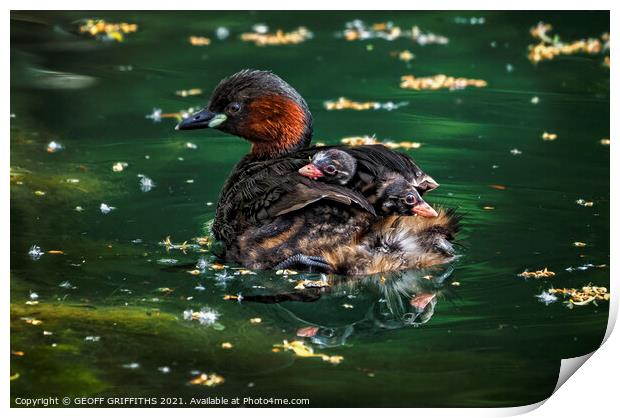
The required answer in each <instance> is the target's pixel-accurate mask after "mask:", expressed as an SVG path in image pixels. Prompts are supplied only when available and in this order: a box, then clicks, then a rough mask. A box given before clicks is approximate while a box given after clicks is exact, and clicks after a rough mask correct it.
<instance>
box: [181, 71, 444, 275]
mask: <svg viewBox="0 0 620 418" xmlns="http://www.w3.org/2000/svg"><path fill="white" fill-rule="evenodd" d="M207 127H209V128H216V129H219V130H221V131H224V132H228V133H231V134H233V135H238V136H241V137H243V138H245V139H247V140H249V141H250V142H251V143H252V150H251V152H250V154H248V155H246V156H245V157H244V158H243V159H242V160H241V161H240V162H239V163H238V164H237V165H236V166H235V168H234V169H233V172H232V173H231V175H230V177H229V178H228V180H227V181H226V183H225V184H224V187H223V190H222V191H221V194H220V199H219V201H218V207H217V211H216V218H215V221H214V223H213V233H214V235H215V237H216V238H217V239H219V240H221V241H222V242H223V243H224V247H225V250H226V253H225V258H226V259H228V260H230V261H235V262H239V263H240V264H242V265H244V266H247V267H250V268H261V269H263V268H274V267H276V266H282V265H286V266H288V265H290V263H293V262H300V263H301V264H302V265H303V266H305V267H312V266H316V267H318V268H320V269H323V270H327V271H334V270H337V271H339V272H342V273H348V272H349V270H350V269H351V267H347V264H345V263H344V262H343V261H342V255H343V254H348V256H351V257H352V259H359V258H360V257H362V256H363V254H365V255H368V254H373V251H374V250H373V245H374V243H377V245H378V246H377V248H376V249H377V251H385V248H387V247H386V246H385V245H384V244H385V243H386V242H390V243H392V244H393V245H397V243H396V240H397V238H398V239H401V238H402V239H404V238H409V239H410V240H411V239H412V240H415V241H416V242H422V241H425V240H427V238H428V237H426V236H422V235H417V236H415V237H411V236H409V235H408V234H419V233H420V231H422V230H421V229H419V228H418V227H414V226H413V225H417V222H418V221H415V220H414V219H415V218H413V217H409V218H410V220H405V219H404V218H403V219H402V220H400V219H399V218H395V219H391V218H377V217H376V213H375V210H374V208H373V206H372V205H371V204H370V203H369V202H368V200H367V198H365V197H364V196H368V194H369V193H374V192H375V191H377V190H379V188H380V186H381V185H380V184H377V182H376V181H373V180H376V179H377V177H378V176H379V175H380V174H381V173H384V172H385V171H386V170H390V171H392V172H396V173H402V175H403V176H404V177H406V178H408V179H410V180H411V181H412V182H415V183H416V185H417V186H420V190H422V193H423V192H424V191H427V190H431V189H433V188H435V187H437V183H436V182H434V180H433V179H432V178H430V176H428V175H426V174H425V173H424V172H422V170H420V169H419V167H418V166H417V165H416V164H415V163H414V162H413V160H411V158H409V157H408V156H406V155H404V154H399V153H396V152H393V151H391V150H389V149H388V148H386V147H383V146H380V145H379V146H361V147H355V148H346V147H343V146H335V147H321V148H320V149H330V148H332V149H333V148H342V149H346V151H347V152H348V153H350V154H351V155H352V156H353V157H354V158H355V160H356V161H357V170H356V174H355V177H354V178H353V180H352V183H351V185H349V186H348V187H343V186H341V185H338V184H326V183H319V182H315V181H312V180H310V179H307V178H305V177H303V176H301V175H300V174H298V172H297V171H298V170H299V168H301V167H302V166H303V165H304V164H306V163H307V162H308V159H309V157H311V156H312V155H314V154H315V153H316V152H317V150H318V148H308V145H309V143H310V140H311V137H312V116H311V114H310V111H309V110H308V108H307V105H306V103H305V101H304V100H303V98H302V97H301V96H300V95H299V94H298V93H297V92H296V91H295V90H294V89H293V88H292V87H290V86H289V85H288V84H287V83H285V82H284V81H283V80H282V79H280V78H279V77H277V76H275V75H274V74H272V73H270V72H266V71H254V70H244V71H241V72H239V73H237V74H234V75H233V76H231V77H228V78H227V79H225V80H223V81H222V82H221V83H220V84H219V85H218V87H216V89H215V90H214V93H213V95H212V97H211V99H210V102H209V104H208V105H207V107H206V108H205V109H203V110H202V111H200V112H199V113H197V114H195V115H193V116H191V117H190V118H188V119H186V120H184V121H182V122H181V123H180V124H179V125H178V129H199V128H207ZM425 225H427V223H425ZM381 230H383V231H384V232H383V233H381ZM439 235H441V234H439ZM446 236H448V235H446ZM403 243H404V241H403ZM392 244H390V245H392ZM403 245H404V244H403ZM394 248H396V247H394ZM437 248H438V247H434V246H422V245H418V249H419V250H423V251H427V252H429V253H433V256H432V257H434V258H435V259H437V260H439V259H440V258H441V257H444V259H445V260H449V259H451V257H452V255H450V256H446V255H445V253H441V254H440V253H438V252H437ZM419 250H418V251H419ZM401 253H402V254H405V255H407V256H413V250H411V249H409V247H407V246H406V245H405V246H404V247H403V249H402V251H401ZM356 254H357V255H356ZM418 255H420V254H418ZM348 256H347V257H348ZM418 258H419V257H418ZM330 260H331V261H330ZM418 264H419V263H418ZM367 265H368V269H369V271H371V270H372V269H376V268H377V266H378V265H384V266H385V267H386V268H391V267H393V268H404V267H403V266H410V265H412V264H411V263H407V262H405V263H402V264H401V265H400V267H399V266H397V265H391V264H390V263H388V262H385V263H383V264H381V263H379V264H377V263H374V262H373V263H371V264H367ZM361 272H362V271H361V270H360V269H359V268H358V269H356V270H352V269H351V270H350V273H354V274H358V273H359V274H361Z"/></svg>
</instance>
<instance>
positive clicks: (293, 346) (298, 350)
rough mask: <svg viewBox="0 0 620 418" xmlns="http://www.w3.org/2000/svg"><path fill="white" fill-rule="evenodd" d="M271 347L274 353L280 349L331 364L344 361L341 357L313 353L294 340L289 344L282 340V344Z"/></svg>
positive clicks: (310, 348) (302, 343) (309, 348)
mask: <svg viewBox="0 0 620 418" xmlns="http://www.w3.org/2000/svg"><path fill="white" fill-rule="evenodd" d="M273 347H274V351H276V352H277V351H279V349H280V348H281V349H284V350H287V351H292V352H294V353H295V355H296V356H297V357H318V358H320V359H321V360H323V361H327V362H330V363H332V364H339V363H340V362H342V360H343V359H344V357H342V356H329V355H327V354H321V353H315V352H314V349H313V348H312V347H309V346H307V345H306V344H304V342H303V341H297V340H294V341H291V342H290V343H289V342H288V341H287V340H284V341H282V344H274V345H273ZM276 349H277V350H276Z"/></svg>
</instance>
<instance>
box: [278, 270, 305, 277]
mask: <svg viewBox="0 0 620 418" xmlns="http://www.w3.org/2000/svg"><path fill="white" fill-rule="evenodd" d="M295 274H299V273H298V272H296V271H295V270H288V269H284V270H277V271H276V275H277V276H294V275H295Z"/></svg>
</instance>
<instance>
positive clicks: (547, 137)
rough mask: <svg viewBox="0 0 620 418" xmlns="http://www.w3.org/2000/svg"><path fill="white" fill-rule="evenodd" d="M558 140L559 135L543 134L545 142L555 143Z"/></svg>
mask: <svg viewBox="0 0 620 418" xmlns="http://www.w3.org/2000/svg"><path fill="white" fill-rule="evenodd" d="M557 138H558V134H552V133H549V132H543V134H542V139H543V141H555V140H556V139H557Z"/></svg>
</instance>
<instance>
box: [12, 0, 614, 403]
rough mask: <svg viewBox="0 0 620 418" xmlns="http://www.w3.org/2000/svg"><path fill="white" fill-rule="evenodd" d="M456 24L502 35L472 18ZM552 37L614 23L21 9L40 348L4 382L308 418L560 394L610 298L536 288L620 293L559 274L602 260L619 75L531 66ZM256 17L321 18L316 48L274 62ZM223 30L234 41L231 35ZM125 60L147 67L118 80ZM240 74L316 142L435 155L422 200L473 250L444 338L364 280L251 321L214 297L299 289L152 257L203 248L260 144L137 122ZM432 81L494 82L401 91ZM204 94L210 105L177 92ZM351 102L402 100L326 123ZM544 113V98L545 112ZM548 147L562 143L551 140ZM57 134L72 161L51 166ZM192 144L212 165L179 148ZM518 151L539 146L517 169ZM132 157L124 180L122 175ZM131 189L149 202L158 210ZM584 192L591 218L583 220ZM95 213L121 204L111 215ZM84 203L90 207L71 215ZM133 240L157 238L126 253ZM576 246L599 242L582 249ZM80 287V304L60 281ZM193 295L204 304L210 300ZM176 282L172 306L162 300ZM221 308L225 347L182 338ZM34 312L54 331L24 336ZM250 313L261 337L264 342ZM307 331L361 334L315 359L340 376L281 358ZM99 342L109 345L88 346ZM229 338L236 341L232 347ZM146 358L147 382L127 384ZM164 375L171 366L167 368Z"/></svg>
mask: <svg viewBox="0 0 620 418" xmlns="http://www.w3.org/2000/svg"><path fill="white" fill-rule="evenodd" d="M457 16H462V17H471V16H484V17H485V19H486V21H485V24H483V25H468V24H467V25H466V24H457V23H456V22H455V17H457ZM86 17H102V18H105V19H107V20H110V21H129V22H135V23H137V24H138V25H139V31H138V32H137V33H135V34H130V35H128V36H127V38H126V41H125V42H123V43H113V44H111V43H102V42H98V41H95V40H92V39H84V38H80V37H77V36H76V35H74V34H73V33H71V28H72V24H71V22H73V21H75V20H77V19H81V18H86ZM354 18H361V19H364V20H365V21H367V22H380V21H386V20H393V21H394V22H395V23H396V24H398V25H400V26H401V27H403V28H408V27H410V26H412V25H419V26H420V27H421V28H422V30H424V31H432V32H435V33H438V34H441V35H444V36H447V37H448V38H449V39H450V43H449V44H448V45H446V46H441V45H427V46H424V47H422V46H419V45H417V44H414V43H413V42H412V41H411V40H408V39H399V40H397V41H394V42H387V41H384V40H380V39H377V40H372V41H362V42H345V41H344V40H342V39H337V38H336V37H335V33H336V32H338V31H341V30H342V29H343V28H344V24H345V22H347V21H349V20H352V19H354ZM540 20H543V21H547V22H549V23H552V24H553V25H554V33H557V34H559V35H560V36H561V37H562V39H563V40H574V39H578V38H583V37H589V36H592V37H598V36H600V35H601V34H602V33H603V32H605V31H608V30H609V14H608V13H606V12H597V13H591V12H531V13H529V12H501V13H500V12H479V13H474V12H402V11H400V12H387V11H386V12H353V11H347V12H178V13H177V12H157V13H153V12H13V13H12V20H11V111H12V112H13V113H14V114H15V115H16V117H15V118H13V119H11V126H12V128H11V166H12V170H13V172H19V173H21V174H22V178H21V180H22V181H23V184H22V185H17V184H15V183H13V182H12V183H11V232H10V238H11V313H12V317H11V348H12V350H16V351H24V352H25V355H24V356H23V357H18V356H15V355H11V373H12V374H14V373H19V374H20V377H19V378H18V379H17V380H15V381H12V382H11V396H12V398H15V397H17V396H21V397H33V396H44V395H57V396H78V395H80V396H95V395H103V396H128V395H131V396H158V395H166V396H208V395H213V396H215V395H223V396H228V397H234V396H276V397H303V398H306V397H307V398H309V399H310V401H311V406H517V405H525V404H529V403H533V402H537V401H539V400H542V399H544V398H546V397H547V396H549V394H550V393H551V392H552V390H553V388H554V386H555V384H556V381H557V374H558V369H559V364H560V359H562V358H567V357H574V356H579V355H583V354H585V353H588V352H590V351H592V350H594V349H596V348H597V347H598V345H599V344H600V342H601V340H602V337H603V334H604V331H605V328H606V324H607V313H608V304H607V303H603V304H601V305H600V306H598V307H597V306H592V305H591V306H586V307H579V308H576V309H573V310H569V309H567V308H566V307H565V306H564V305H563V304H561V303H560V302H558V303H555V304H552V305H550V306H545V305H544V304H542V303H540V302H538V301H537V299H536V298H535V295H536V294H538V293H540V292H541V291H542V290H543V289H547V288H548V287H549V286H550V285H553V286H556V287H581V286H583V285H586V284H588V283H590V282H592V283H594V284H596V285H603V286H607V285H608V284H609V269H608V268H597V269H589V270H587V271H577V272H573V273H569V272H566V271H565V268H567V267H569V266H573V267H575V266H578V265H582V264H584V263H593V264H608V263H609V232H608V231H609V230H608V225H609V147H605V146H602V145H600V143H599V140H600V139H601V138H608V137H609V69H608V68H606V67H604V66H603V65H602V60H603V57H602V55H596V56H583V55H575V56H570V57H561V58H558V59H556V60H554V61H545V62H541V63H539V64H538V65H533V64H532V63H530V62H529V61H528V60H527V46H528V44H529V43H531V42H532V39H531V37H530V34H529V29H530V27H531V26H533V25H535V24H536V23H537V22H538V21H540ZM259 22H264V23H266V24H268V25H269V26H270V28H272V29H276V28H283V29H285V30H291V29H294V28H295V27H297V26H298V25H305V26H307V27H308V28H309V29H310V30H311V31H313V32H314V34H315V37H314V39H312V40H309V41H307V42H305V43H303V44H300V45H293V46H274V47H264V48H259V47H256V46H254V45H253V44H250V43H243V42H241V41H240V40H239V34H240V33H242V32H245V31H249V30H250V28H251V27H252V25H253V24H255V23H259ZM218 26H226V27H228V28H229V29H230V31H231V37H230V38H228V39H227V40H224V41H218V40H217V39H215V37H214V30H215V28H217V27H218ZM190 35H200V36H209V37H210V38H212V44H211V45H210V46H207V47H202V48H200V47H194V46H191V45H190V44H189V43H188V41H187V38H188V37H189V36H190ZM368 45H372V46H373V48H372V50H369V49H368V48H367V46H368ZM493 45H494V46H493ZM404 49H409V50H410V51H412V52H413V53H414V54H415V55H416V58H415V60H413V61H411V62H410V64H409V65H407V64H406V63H404V62H402V61H399V60H397V59H396V58H394V57H393V56H391V55H390V53H391V52H393V51H401V50H404ZM508 64H510V65H511V66H512V67H513V71H512V72H509V71H507V65H508ZM126 65H131V66H132V68H133V70H132V71H120V70H119V66H126ZM248 67H251V68H259V69H271V70H273V71H274V72H276V73H277V74H279V75H280V76H282V77H283V78H284V79H285V80H287V81H288V82H289V83H290V84H291V85H293V86H294V87H295V88H296V89H298V90H299V92H300V93H301V94H302V95H303V96H304V97H305V98H306V100H307V101H308V104H309V106H310V108H311V110H312V112H313V115H314V117H315V138H316V139H318V140H321V141H323V142H326V143H337V142H338V141H339V140H340V138H342V137H344V136H351V135H363V134H376V135H377V137H379V138H382V139H384V138H389V139H393V140H397V141H399V140H413V141H418V142H422V143H423V146H422V148H420V149H418V150H415V151H414V152H411V155H413V156H414V157H415V158H416V160H417V161H418V162H419V163H420V164H421V166H422V167H423V168H424V169H425V170H426V171H427V172H428V173H430V174H431V175H432V176H433V177H434V178H435V179H436V180H438V181H439V183H441V187H440V188H439V189H437V190H435V191H433V192H432V193H431V194H430V195H428V200H429V201H430V202H431V203H433V204H441V205H445V206H452V207H457V208H458V209H459V211H460V212H461V213H462V214H463V215H465V218H464V220H463V224H464V228H463V232H462V233H461V235H460V236H459V242H460V244H461V246H460V248H459V252H460V253H461V254H462V257H461V259H460V260H459V262H458V263H457V264H456V269H455V271H454V273H453V276H452V278H451V280H455V281H458V282H460V284H461V285H460V286H459V287H455V286H450V285H448V286H446V287H445V288H439V289H434V290H433V291H434V292H436V293H437V297H438V304H437V306H436V309H435V314H434V316H433V317H432V318H431V319H430V321H429V322H427V323H426V324H424V325H422V326H419V327H413V326H403V324H402V323H400V322H398V321H397V320H393V319H394V318H392V316H393V313H390V312H387V311H386V309H385V307H386V305H387V304H386V303H385V302H383V301H382V300H381V299H382V298H383V297H384V296H385V295H384V294H383V293H382V290H381V289H382V288H381V286H380V285H378V284H377V283H376V281H375V282H373V281H372V280H371V279H369V280H367V281H364V282H363V283H361V284H360V285H358V286H354V285H348V286H347V285H345V286H342V287H338V288H336V289H334V291H333V292H331V293H328V294H325V295H324V296H323V297H322V298H321V299H320V300H319V301H318V302H315V303H301V302H287V303H283V304H280V305H264V304H256V303H243V304H236V303H229V302H225V301H223V300H222V296H223V295H224V294H228V293H236V292H238V291H241V292H244V293H246V294H247V293H252V292H257V293H260V292H262V293H270V292H276V291H288V290H290V289H291V288H292V287H293V285H294V284H293V283H289V282H288V281H286V280H284V279H283V278H282V277H281V276H275V275H274V274H273V273H270V272H266V273H261V274H259V275H258V276H252V277H251V278H249V279H248V277H249V276H244V277H243V279H240V278H237V279H236V280H233V281H230V282H228V283H225V284H218V283H217V282H216V280H215V279H214V278H213V274H212V273H208V274H206V275H203V276H199V277H195V276H190V275H188V274H187V273H185V272H184V271H177V272H169V271H164V270H162V266H160V265H158V264H157V263H156V262H155V261H156V260H158V259H160V258H170V257H173V258H177V259H179V260H180V261H181V262H191V261H194V260H196V258H197V254H195V253H189V254H187V255H183V254H181V253H179V252H172V253H170V254H167V253H166V251H165V249H164V248H163V247H161V246H159V245H158V244H157V243H158V242H159V241H161V240H162V239H163V238H164V237H165V236H166V235H172V238H173V240H174V241H183V240H186V239H190V238H191V237H194V236H197V235H199V234H200V233H201V227H202V224H203V223H204V222H205V221H208V220H209V219H211V218H212V217H213V215H214V210H215V206H214V205H213V206H207V205H206V203H207V202H216V201H217V197H218V192H219V189H220V187H221V185H222V183H223V182H224V180H225V178H226V176H227V175H228V173H229V171H230V170H231V168H232V165H233V164H234V163H235V162H236V161H237V160H239V159H240V158H241V156H242V155H243V154H244V153H245V152H247V150H248V145H247V143H245V142H244V141H242V140H240V139H236V138H233V137H230V136H226V135H223V134H221V133H218V132H205V131H194V132H176V131H174V130H173V127H174V125H175V122H174V121H172V120H170V119H166V120H164V121H162V122H161V123H158V124H157V123H153V122H152V121H151V120H149V119H146V118H145V115H146V114H148V113H150V112H151V110H152V109H153V108H155V107H158V108H162V109H163V110H164V112H174V111H177V110H179V109H184V108H187V107H189V106H200V105H204V104H205V103H206V101H207V99H208V92H209V91H210V89H212V88H213V86H214V85H215V84H216V83H217V82H218V81H219V80H220V79H221V78H222V77H224V76H226V75H229V74H231V73H233V72H236V71H238V70H239V69H242V68H248ZM42 70H43V71H42ZM44 71H60V72H68V73H74V74H81V75H87V76H90V77H93V78H94V81H95V83H94V84H92V85H91V86H89V87H85V88H80V89H69V88H55V89H54V88H49V87H50V83H51V82H55V81H57V80H58V76H55V75H54V74H53V73H47V72H44ZM437 73H445V74H448V75H453V76H462V77H468V78H480V79H484V80H487V81H488V87H487V88H485V89H468V90H464V91H455V92H450V91H447V90H442V91H421V92H414V91H410V90H402V89H400V88H399V80H400V76H402V75H405V74H414V75H416V76H427V75H433V74H437ZM68 84H70V85H74V84H75V81H73V82H69V83H68ZM192 87H199V88H202V89H204V90H205V96H199V97H189V98H181V97H177V96H175V94H174V92H175V91H176V90H179V89H187V88H192ZM339 96H346V97H349V98H352V99H356V100H360V101H365V100H376V101H381V102H384V101H388V100H392V101H396V102H398V101H407V102H409V105H408V106H406V107H403V108H401V109H398V110H396V111H392V112H387V111H369V112H354V111H342V112H328V111H326V110H324V108H323V101H325V100H329V99H335V98H337V97H339ZM534 96H538V97H539V98H540V103H539V104H538V105H533V104H532V103H531V102H530V100H531V98H532V97H534ZM544 131H549V132H555V133H557V134H558V136H559V138H558V139H557V140H556V141H553V142H546V141H542V139H541V134H542V133H543V132H544ZM53 139H55V140H57V141H59V142H61V143H62V144H63V145H64V146H65V150H63V151H62V152H59V153H54V154H49V153H47V152H46V151H45V147H46V144H47V143H48V142H49V141H50V140H53ZM187 141H191V142H194V143H196V144H198V146H199V148H198V149H197V150H189V149H187V148H185V145H184V144H185V142H187ZM513 148H518V149H519V150H521V151H522V152H523V153H522V154H521V155H516V156H515V155H511V153H510V150H511V149H513ZM145 155H148V156H150V158H149V159H146V158H145ZM179 157H183V161H181V160H179ZM116 161H126V162H128V163H129V167H128V168H127V169H126V170H125V171H124V172H123V173H114V172H112V170H111V166H112V164H113V163H114V162H116ZM494 166H497V168H493V167H494ZM139 173H141V174H145V175H147V176H149V177H151V178H153V180H154V181H155V182H156V184H157V187H156V188H155V189H153V190H152V191H151V192H149V193H142V192H141V191H140V190H139V188H138V178H137V177H136V176H137V174H139ZM67 178H78V179H80V183H78V184H68V183H66V181H65V180H66V179H67ZM187 179H194V183H193V184H188V183H186V182H185V180H187ZM490 184H500V185H505V186H506V187H507V189H506V190H496V189H493V188H490V187H489V185H490ZM35 190H43V191H45V192H46V196H44V197H36V196H35V195H34V193H33V192H34V191H35ZM579 198H583V199H586V200H593V201H594V203H595V204H594V207H592V208H584V207H581V206H578V205H577V204H575V200H576V199H579ZM101 202H106V203H107V204H109V205H111V206H115V207H117V208H118V209H116V210H115V211H113V212H112V213H111V214H109V215H107V216H104V215H102V214H101V213H100V212H99V209H98V208H99V205H100V203H101ZM76 205H81V206H83V207H84V209H85V211H84V212H82V213H78V212H76V211H74V207H75V206H76ZM484 206H494V207H495V210H493V211H486V210H483V209H482V208H483V207H484ZM136 238H140V239H142V240H143V242H142V243H141V244H133V243H132V242H131V240H134V239H136ZM574 241H583V242H586V243H587V244H588V246H587V247H585V248H575V247H574V246H573V242H574ZM33 244H38V245H40V246H41V247H42V248H43V249H44V250H52V249H60V250H63V251H64V252H65V255H50V254H46V255H44V256H43V257H42V258H41V259H40V260H38V261H33V260H31V259H30V258H29V257H28V255H27V252H28V249H29V247H30V246H31V245H33ZM110 246H111V247H110ZM545 266H547V267H549V268H550V269H551V270H553V271H555V272H556V273H557V275H556V277H555V278H554V279H553V280H551V281H549V280H536V279H530V280H524V279H521V278H519V277H517V276H516V275H517V274H518V273H520V272H521V271H523V270H524V269H526V268H527V269H530V270H534V269H539V268H542V267H545ZM66 280H68V281H69V282H71V284H72V285H73V286H76V288H75V289H72V290H67V289H64V288H60V287H58V284H59V283H61V282H63V281H66ZM395 280H396V282H398V280H399V279H395ZM198 283H201V284H203V285H204V286H205V287H206V290H205V291H202V292H200V291H197V290H195V289H194V287H195V286H196V285H197V284H198ZM408 283H409V282H408ZM413 283H414V284H413V285H411V286H409V287H408V288H407V289H409V290H411V289H414V291H415V292H417V291H420V289H422V288H424V287H425V286H427V284H425V281H424V279H419V280H417V281H416V280H413ZM256 285H264V286H266V287H267V289H260V288H259V289H257V288H254V287H252V286H256ZM160 287H170V288H174V292H173V293H171V294H170V295H164V294H162V293H160V292H158V291H157V288H160ZM29 291H34V292H37V293H38V294H39V296H40V301H41V303H40V304H39V305H36V306H28V305H25V304H24V303H25V301H26V300H27V299H28V294H29ZM415 292H414V293H415ZM405 293H406V292H405ZM410 293H411V292H410ZM349 295H352V296H353V298H351V297H349ZM188 296H193V299H192V300H190V301H187V300H186V297H188ZM154 298H157V299H154ZM403 301H404V304H405V306H406V305H407V295H406V294H405V295H403ZM345 303H349V304H351V305H353V306H354V308H353V309H345V308H343V307H342V305H343V304H345ZM205 305H208V306H210V307H213V308H215V309H217V310H218V311H219V312H220V313H221V318H220V323H221V324H222V325H223V326H224V327H225V329H224V330H219V331H218V330H215V329H213V328H209V327H203V326H200V325H199V324H197V323H196V322H187V321H183V319H182V313H183V311H184V310H185V309H187V308H193V309H194V310H199V309H200V307H202V306H205ZM391 315H392V316H391ZM25 316H33V317H36V318H38V319H41V320H42V321H43V324H41V325H39V326H32V325H28V324H26V323H25V322H24V321H22V320H21V319H20V318H22V317H25ZM252 317H261V318H262V319H263V322H262V324H261V325H258V326H255V325H250V323H249V318H252ZM308 324H316V325H320V326H323V327H326V329H327V328H333V329H334V330H336V331H335V332H336V333H343V334H348V333H349V331H352V333H351V334H350V335H349V336H348V338H346V343H345V344H344V345H338V346H336V347H326V348H320V347H315V349H316V350H317V351H319V352H325V353H328V354H330V355H342V356H343V357H344V360H343V362H342V363H341V364H340V365H337V366H334V365H331V364H329V363H326V362H323V361H321V360H320V359H316V358H310V359H304V358H294V357H293V356H292V354H291V353H282V352H280V353H272V352H271V348H272V345H273V344H277V343H281V342H282V340H283V339H288V340H291V339H294V338H295V330H296V329H297V328H299V327H302V326H307V325H308ZM43 330H46V331H51V332H53V335H48V336H44V335H43ZM87 335H98V336H100V337H101V341H100V342H96V343H92V342H85V341H84V337H85V336H87ZM223 341H229V342H231V343H233V344H234V346H235V348H234V349H233V350H229V351H224V350H222V349H221V348H220V344H221V342H223ZM52 344H56V346H55V347H53V346H52ZM132 362H137V363H139V364H140V367H139V368H138V369H127V368H123V367H122V365H123V364H128V363H132ZM161 366H168V367H170V368H171V372H170V373H169V374H162V373H160V372H159V371H157V368H158V367H161ZM193 370H199V371H202V372H217V373H219V374H221V375H223V376H224V377H225V378H226V382H225V383H224V384H223V385H221V386H219V387H216V388H206V387H195V386H190V385H188V384H187V382H188V381H189V380H190V379H191V378H192V375H191V372H192V371H193ZM250 383H252V384H253V385H250V386H252V387H249V386H248V385H249V384H250Z"/></svg>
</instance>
